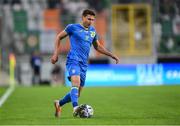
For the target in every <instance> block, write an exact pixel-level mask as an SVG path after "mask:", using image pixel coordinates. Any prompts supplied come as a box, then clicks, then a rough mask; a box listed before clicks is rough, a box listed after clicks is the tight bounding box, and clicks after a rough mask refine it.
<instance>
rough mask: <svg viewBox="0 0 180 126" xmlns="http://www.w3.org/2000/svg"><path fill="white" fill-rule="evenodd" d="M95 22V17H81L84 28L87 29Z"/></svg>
mask: <svg viewBox="0 0 180 126" xmlns="http://www.w3.org/2000/svg"><path fill="white" fill-rule="evenodd" d="M94 20H95V17H94V16H93V15H87V16H85V17H84V16H83V18H82V21H83V25H84V27H86V28H88V27H89V26H90V25H92V24H93V22H94Z"/></svg>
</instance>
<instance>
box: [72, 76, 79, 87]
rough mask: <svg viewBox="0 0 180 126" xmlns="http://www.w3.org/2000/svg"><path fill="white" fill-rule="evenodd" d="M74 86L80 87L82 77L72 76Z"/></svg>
mask: <svg viewBox="0 0 180 126" xmlns="http://www.w3.org/2000/svg"><path fill="white" fill-rule="evenodd" d="M71 82H72V86H76V87H78V88H79V87H80V77H79V76H72V77H71Z"/></svg>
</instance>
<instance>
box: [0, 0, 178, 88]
mask: <svg viewBox="0 0 180 126" xmlns="http://www.w3.org/2000/svg"><path fill="white" fill-rule="evenodd" d="M87 8H91V9H94V10H95V11H96V14H97V16H96V21H95V24H94V26H95V28H96V30H97V33H98V35H99V40H100V42H101V44H103V45H104V46H105V47H106V48H107V49H108V50H110V51H112V52H113V53H115V54H116V55H118V56H119V57H120V59H121V61H120V64H118V65H116V66H115V65H114V66H112V65H110V64H112V63H114V61H112V60H111V59H109V58H108V57H106V56H103V55H101V54H99V53H97V52H96V51H95V50H94V49H93V48H92V50H91V52H90V59H89V63H90V64H91V65H90V67H89V72H88V73H87V77H88V78H87V84H88V85H90V86H91V85H92V84H98V83H99V85H102V84H104V85H105V86H106V85H108V84H109V83H110V85H111V84H112V85H113V84H114V85H118V86H119V85H134V84H138V85H144V84H148V85H149V84H150V85H152V84H153V85H154V84H164V83H168V84H172V83H173V84H178V83H179V84H180V69H179V64H178V62H180V1H179V0H1V1H0V85H1V86H2V85H7V84H9V83H18V84H20V85H26V86H32V85H52V86H56V85H64V84H67V83H69V82H67V80H66V77H65V75H66V73H65V61H66V55H67V53H68V51H69V48H70V45H69V39H68V38H67V39H64V40H63V42H62V44H61V48H62V49H61V55H60V59H59V62H58V63H57V64H56V65H52V64H51V63H50V57H51V54H52V52H53V50H54V41H55V37H56V35H57V33H58V32H59V31H61V30H63V29H64V28H65V27H66V25H67V24H69V23H79V22H80V21H81V12H82V10H83V9H87ZM167 63H168V64H167ZM170 63H173V64H170ZM94 64H106V65H94ZM99 75H101V77H102V80H99V81H98V79H100V78H98V76H99ZM110 79H112V80H111V81H109V80H110ZM147 80H148V81H147ZM96 81H97V82H96ZM100 81H102V83H100ZM104 85H103V86H104Z"/></svg>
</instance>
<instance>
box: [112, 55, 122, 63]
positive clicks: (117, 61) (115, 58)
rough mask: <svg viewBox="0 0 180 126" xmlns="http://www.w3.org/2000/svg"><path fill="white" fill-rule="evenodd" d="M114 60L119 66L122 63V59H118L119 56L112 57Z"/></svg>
mask: <svg viewBox="0 0 180 126" xmlns="http://www.w3.org/2000/svg"><path fill="white" fill-rule="evenodd" d="M112 58H113V59H114V60H116V64H118V63H119V62H120V59H119V58H118V57H117V56H115V55H114V56H112Z"/></svg>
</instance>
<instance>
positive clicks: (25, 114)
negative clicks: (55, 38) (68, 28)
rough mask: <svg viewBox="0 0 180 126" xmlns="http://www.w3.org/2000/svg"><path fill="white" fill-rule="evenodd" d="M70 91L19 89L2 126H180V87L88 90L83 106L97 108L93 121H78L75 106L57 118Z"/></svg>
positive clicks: (4, 110) (0, 111) (3, 111)
mask: <svg viewBox="0 0 180 126" xmlns="http://www.w3.org/2000/svg"><path fill="white" fill-rule="evenodd" d="M69 89H70V88H67V87H16V89H15V91H14V92H13V93H12V94H11V96H10V97H9V98H8V99H7V101H6V102H5V103H4V104H3V106H2V107H1V108H0V124H1V125H13V124H16V125H20V124H21V125H33V124H34V125H117V124H119V125H123V124H129V125H173V124H176V125H177V124H180V86H141V87H85V88H84V90H83V92H82V94H81V97H80V99H79V103H80V104H81V103H86V104H89V105H91V106H92V107H93V108H94V116H93V117H92V118H89V119H81V118H74V117H73V116H72V106H71V104H67V105H65V106H64V107H63V112H62V116H61V118H55V117H54V106H53V101H54V99H57V98H59V97H62V96H64V95H65V93H66V92H68V90H69Z"/></svg>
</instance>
